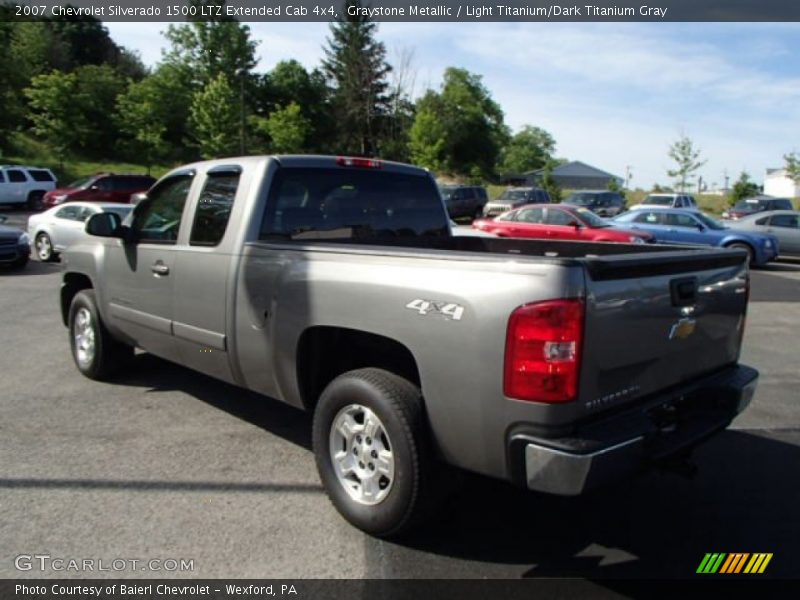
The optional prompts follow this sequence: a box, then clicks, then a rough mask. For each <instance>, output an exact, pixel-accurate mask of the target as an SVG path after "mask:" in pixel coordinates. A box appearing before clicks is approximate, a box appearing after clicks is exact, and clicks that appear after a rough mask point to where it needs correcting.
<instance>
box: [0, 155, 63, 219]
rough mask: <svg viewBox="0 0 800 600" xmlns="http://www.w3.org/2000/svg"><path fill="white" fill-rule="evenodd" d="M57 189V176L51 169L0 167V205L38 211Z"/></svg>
mask: <svg viewBox="0 0 800 600" xmlns="http://www.w3.org/2000/svg"><path fill="white" fill-rule="evenodd" d="M54 189H56V176H55V175H53V172H52V171H51V170H50V169H40V168H38V167H22V166H13V165H11V166H10V165H0V204H4V205H11V206H15V207H20V208H22V207H26V208H29V209H31V210H38V209H40V208H41V207H42V198H44V195H45V194H46V193H47V192H49V191H50V190H54Z"/></svg>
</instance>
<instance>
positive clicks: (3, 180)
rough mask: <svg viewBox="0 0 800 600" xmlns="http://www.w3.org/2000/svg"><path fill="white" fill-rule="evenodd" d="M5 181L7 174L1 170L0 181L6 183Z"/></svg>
mask: <svg viewBox="0 0 800 600" xmlns="http://www.w3.org/2000/svg"><path fill="white" fill-rule="evenodd" d="M5 182H6V176H5V175H4V174H3V172H2V171H0V183H5Z"/></svg>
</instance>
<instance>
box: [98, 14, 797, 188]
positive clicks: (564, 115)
mask: <svg viewBox="0 0 800 600" xmlns="http://www.w3.org/2000/svg"><path fill="white" fill-rule="evenodd" d="M248 25H249V26H250V28H251V30H252V37H253V39H255V40H257V41H258V42H259V46H258V58H259V64H258V67H257V70H259V71H267V70H269V69H271V68H272V67H273V66H274V65H275V64H276V63H278V62H279V61H281V60H286V59H291V58H294V59H296V60H298V61H300V62H301V63H302V64H303V65H305V66H306V67H307V68H313V67H315V66H317V65H318V64H319V61H320V59H321V57H322V45H323V44H324V43H325V39H326V38H327V36H328V25H327V24H325V23H249V24H248ZM106 26H107V27H108V29H109V31H110V33H111V36H112V37H113V38H114V40H115V41H116V42H117V43H118V44H121V45H123V46H126V47H128V48H130V49H133V50H137V51H138V52H139V53H140V55H141V58H142V60H143V61H144V62H145V64H147V65H148V66H153V65H155V64H156V63H157V62H158V61H159V60H160V59H161V48H163V47H164V46H165V45H166V42H165V39H164V37H163V35H162V34H161V31H163V30H165V29H166V27H167V24H165V23H159V24H156V26H154V25H153V24H142V23H112V22H108V23H106ZM378 38H379V39H380V40H381V41H383V42H384V44H385V45H386V48H387V52H388V59H389V62H390V63H392V62H394V63H395V64H396V63H397V62H398V57H399V56H400V55H401V54H402V53H404V52H405V53H408V52H413V69H414V72H415V73H416V77H415V93H416V95H419V94H421V93H422V92H424V91H425V89H427V88H429V87H431V88H434V89H435V88H438V86H439V85H440V83H441V78H442V74H443V72H444V70H445V68H446V67H448V66H456V67H461V68H465V69H467V70H469V71H471V72H473V73H477V74H479V75H481V76H482V77H483V81H484V84H485V85H486V87H487V88H488V89H489V90H490V92H491V94H492V96H493V97H494V99H495V100H496V101H497V102H498V103H499V104H500V106H501V107H502V109H503V111H504V113H505V119H506V123H507V124H508V125H509V126H510V127H511V129H512V131H516V130H518V129H519V128H520V127H522V126H524V125H527V124H529V125H535V126H537V127H542V128H544V129H546V130H547V131H549V132H550V133H551V134H552V135H553V136H554V138H555V140H556V144H557V147H556V155H557V156H559V157H564V158H567V159H569V160H580V161H583V162H585V163H588V164H591V165H593V166H596V167H598V168H600V169H603V170H605V171H609V172H611V173H613V174H615V175H618V176H620V177H624V176H625V174H626V169H628V170H629V172H630V173H631V175H632V176H631V180H630V185H631V187H632V188H636V187H641V188H644V189H649V188H650V187H652V185H653V184H654V183H660V184H668V183H670V178H669V177H668V176H667V173H666V172H667V170H668V169H670V168H671V167H672V166H673V163H672V161H671V160H670V159H669V157H668V155H667V153H668V150H669V146H670V145H671V144H672V142H674V141H675V140H676V139H677V138H678V137H680V136H681V135H686V136H688V137H689V138H691V139H692V140H693V142H694V143H695V145H696V146H697V147H699V148H700V150H701V157H702V158H705V159H706V160H707V163H706V164H705V165H704V166H703V167H702V168H701V169H700V171H699V172H698V173H699V174H700V175H701V176H702V177H703V179H704V181H705V182H706V183H707V185H708V187H709V188H711V187H714V186H716V187H721V186H723V184H724V182H725V179H724V177H725V173H726V172H727V175H728V177H729V178H730V183H731V184H732V183H733V181H734V180H735V179H736V178H737V177H738V176H739V174H740V173H741V172H742V171H747V172H748V173H749V174H750V176H751V178H752V179H753V180H755V181H756V182H757V183H759V184H760V183H762V182H763V179H764V175H765V172H766V169H767V168H779V167H782V166H783V155H784V154H786V153H788V152H792V151H800V23H489V22H483V23H381V24H380V26H379V28H378Z"/></svg>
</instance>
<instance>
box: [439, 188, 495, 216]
mask: <svg viewBox="0 0 800 600" xmlns="http://www.w3.org/2000/svg"><path fill="white" fill-rule="evenodd" d="M439 192H440V193H441V194H442V198H443V199H444V204H445V206H446V207H447V213H448V214H449V215H450V218H451V219H457V218H459V217H473V218H476V219H477V218H479V217H480V216H481V215H483V207H484V206H486V202H487V201H488V200H489V196H488V195H487V194H486V189H485V188H482V187H480V186H477V185H440V186H439Z"/></svg>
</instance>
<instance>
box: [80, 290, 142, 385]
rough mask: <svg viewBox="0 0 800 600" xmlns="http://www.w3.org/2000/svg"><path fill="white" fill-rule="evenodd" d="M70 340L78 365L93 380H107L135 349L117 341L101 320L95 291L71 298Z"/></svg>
mask: <svg viewBox="0 0 800 600" xmlns="http://www.w3.org/2000/svg"><path fill="white" fill-rule="evenodd" d="M69 341H70V347H71V348H72V358H73V359H74V361H75V365H76V366H77V367H78V370H79V371H80V372H81V373H82V374H83V375H85V376H86V377H88V378H90V379H96V380H99V381H102V380H105V379H108V378H109V377H110V376H111V375H113V374H114V373H115V372H116V371H117V370H118V369H120V368H121V367H122V366H123V365H124V364H125V363H126V362H127V361H128V360H129V359H130V358H131V357H132V356H133V348H131V347H130V346H128V345H126V344H123V343H121V342H118V341H117V340H115V339H114V337H113V336H112V335H111V334H110V333H109V332H108V330H107V329H106V327H105V325H103V322H102V321H101V320H100V313H99V312H98V311H97V301H96V299H95V293H94V290H82V291H80V292H78V293H77V294H76V295H75V297H74V298H73V299H72V304H70V308H69Z"/></svg>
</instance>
